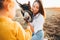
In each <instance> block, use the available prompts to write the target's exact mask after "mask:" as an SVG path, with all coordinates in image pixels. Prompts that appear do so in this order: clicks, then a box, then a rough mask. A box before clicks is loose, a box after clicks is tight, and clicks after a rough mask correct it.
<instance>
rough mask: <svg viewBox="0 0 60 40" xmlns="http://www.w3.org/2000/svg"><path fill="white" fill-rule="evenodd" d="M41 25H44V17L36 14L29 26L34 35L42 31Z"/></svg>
mask: <svg viewBox="0 0 60 40" xmlns="http://www.w3.org/2000/svg"><path fill="white" fill-rule="evenodd" d="M43 24H44V17H43V16H42V15H41V14H40V13H38V14H37V15H36V16H34V18H33V22H32V23H31V25H32V26H33V27H34V33H36V32H37V31H39V30H43Z"/></svg>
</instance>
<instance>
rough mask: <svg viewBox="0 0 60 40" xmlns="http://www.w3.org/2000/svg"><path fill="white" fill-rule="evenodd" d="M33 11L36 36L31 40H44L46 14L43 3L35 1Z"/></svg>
mask: <svg viewBox="0 0 60 40" xmlns="http://www.w3.org/2000/svg"><path fill="white" fill-rule="evenodd" d="M32 11H33V14H34V17H33V22H32V23H31V25H32V26H33V28H34V35H33V36H32V39H31V40H43V39H44V32H43V24H44V21H45V13H44V9H43V6H42V3H41V1H39V0H36V1H34V3H33V6H32Z"/></svg>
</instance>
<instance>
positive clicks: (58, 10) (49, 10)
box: [17, 0, 60, 40]
mask: <svg viewBox="0 0 60 40" xmlns="http://www.w3.org/2000/svg"><path fill="white" fill-rule="evenodd" d="M18 1H19V2H20V3H21V4H24V3H28V1H30V4H31V6H32V4H33V2H34V0H18ZM41 1H42V4H43V7H44V9H45V13H46V19H45V23H44V32H45V38H46V40H60V0H41ZM17 8H18V9H19V7H18V6H17ZM18 12H19V11H17V13H18Z"/></svg>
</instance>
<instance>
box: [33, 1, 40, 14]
mask: <svg viewBox="0 0 60 40" xmlns="http://www.w3.org/2000/svg"><path fill="white" fill-rule="evenodd" d="M32 11H33V13H34V14H36V13H37V12H38V11H39V3H38V2H34V4H33V6H32Z"/></svg>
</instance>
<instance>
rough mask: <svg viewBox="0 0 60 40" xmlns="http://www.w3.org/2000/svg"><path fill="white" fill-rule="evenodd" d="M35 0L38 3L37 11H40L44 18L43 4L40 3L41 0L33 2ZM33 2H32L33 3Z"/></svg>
mask: <svg viewBox="0 0 60 40" xmlns="http://www.w3.org/2000/svg"><path fill="white" fill-rule="evenodd" d="M35 2H37V3H39V11H38V13H41V14H42V15H43V16H44V18H45V17H46V14H45V12H44V8H43V5H42V3H41V0H35V1H34V3H35ZM34 3H33V4H34Z"/></svg>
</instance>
